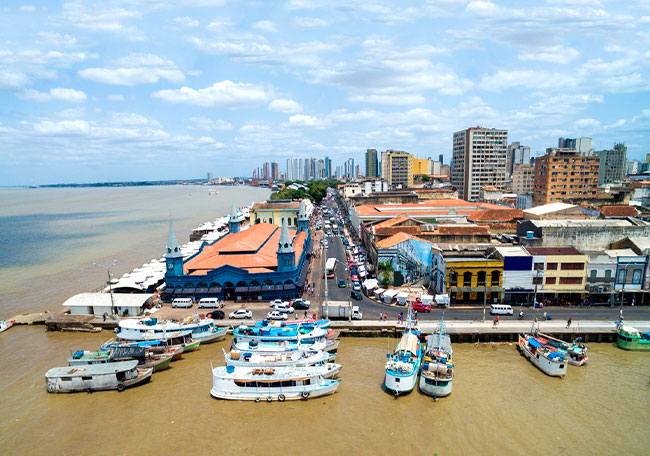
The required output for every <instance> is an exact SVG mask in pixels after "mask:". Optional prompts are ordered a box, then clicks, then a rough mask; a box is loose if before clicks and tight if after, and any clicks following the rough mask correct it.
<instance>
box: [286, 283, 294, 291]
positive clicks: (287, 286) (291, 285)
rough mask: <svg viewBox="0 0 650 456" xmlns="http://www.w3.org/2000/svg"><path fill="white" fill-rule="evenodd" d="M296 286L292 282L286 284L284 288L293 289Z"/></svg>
mask: <svg viewBox="0 0 650 456" xmlns="http://www.w3.org/2000/svg"><path fill="white" fill-rule="evenodd" d="M295 288H296V286H295V285H294V284H292V283H291V284H287V285H285V286H284V289H285V290H295Z"/></svg>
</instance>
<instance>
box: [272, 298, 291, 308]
mask: <svg viewBox="0 0 650 456" xmlns="http://www.w3.org/2000/svg"><path fill="white" fill-rule="evenodd" d="M280 304H286V305H289V303H288V302H287V301H283V300H282V299H274V300H273V301H271V302H270V303H269V307H275V306H279V305H280Z"/></svg>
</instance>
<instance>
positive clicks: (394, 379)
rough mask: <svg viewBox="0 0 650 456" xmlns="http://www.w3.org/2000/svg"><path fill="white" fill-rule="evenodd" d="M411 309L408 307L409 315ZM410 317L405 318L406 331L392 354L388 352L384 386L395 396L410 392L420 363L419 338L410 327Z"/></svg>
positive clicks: (420, 348)
mask: <svg viewBox="0 0 650 456" xmlns="http://www.w3.org/2000/svg"><path fill="white" fill-rule="evenodd" d="M410 314H411V311H410V309H409V317H410ZM410 322H411V318H409V319H408V320H407V327H406V331H405V332H404V334H403V335H402V338H401V339H400V341H399V343H398V344H397V347H395V350H394V351H393V353H392V354H390V353H389V354H388V355H387V357H388V361H387V362H386V376H385V378H384V386H385V387H386V389H387V390H388V391H391V392H392V393H393V394H394V395H395V397H397V396H399V395H400V394H406V393H410V392H411V391H412V390H413V388H414V387H415V383H416V381H417V378H418V371H419V370H420V364H421V363H422V347H421V346H420V340H419V339H418V336H417V335H416V334H415V332H414V331H413V330H412V328H411V323H410Z"/></svg>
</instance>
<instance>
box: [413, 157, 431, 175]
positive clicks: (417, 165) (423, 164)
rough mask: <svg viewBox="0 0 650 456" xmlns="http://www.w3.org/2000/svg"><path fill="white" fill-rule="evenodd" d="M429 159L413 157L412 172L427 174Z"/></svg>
mask: <svg viewBox="0 0 650 456" xmlns="http://www.w3.org/2000/svg"><path fill="white" fill-rule="evenodd" d="M430 162H431V160H430V159H428V158H415V157H414V158H413V174H414V175H417V174H429V167H430Z"/></svg>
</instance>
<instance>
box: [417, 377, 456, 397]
mask: <svg viewBox="0 0 650 456" xmlns="http://www.w3.org/2000/svg"><path fill="white" fill-rule="evenodd" d="M451 384H452V380H442V379H433V378H427V377H425V376H424V375H420V383H419V387H420V391H421V392H422V393H424V394H428V395H429V396H433V397H445V396H449V395H450V394H451Z"/></svg>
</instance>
